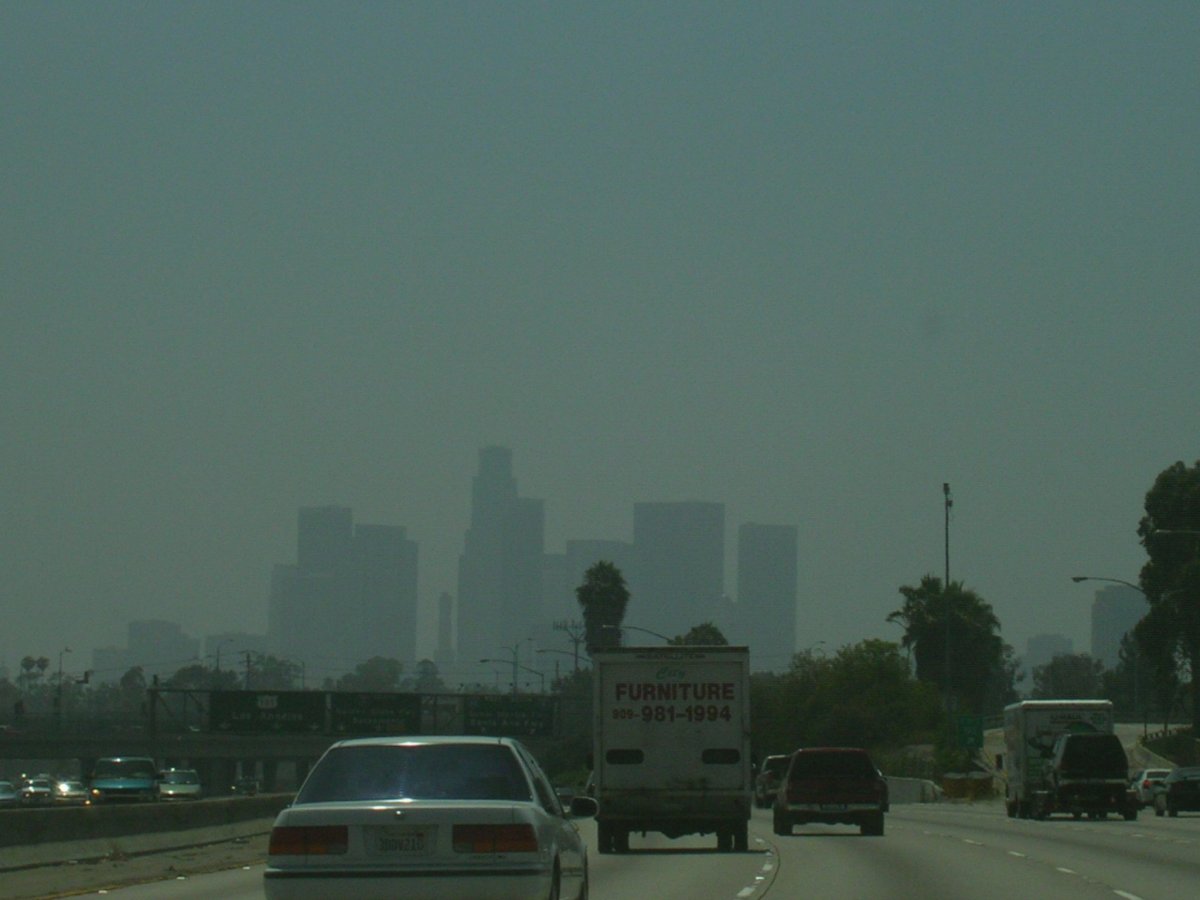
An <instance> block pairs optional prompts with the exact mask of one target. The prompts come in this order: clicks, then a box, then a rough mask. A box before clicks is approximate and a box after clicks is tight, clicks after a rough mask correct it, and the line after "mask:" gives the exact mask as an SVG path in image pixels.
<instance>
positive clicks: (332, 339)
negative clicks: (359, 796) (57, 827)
mask: <svg viewBox="0 0 1200 900" xmlns="http://www.w3.org/2000/svg"><path fill="white" fill-rule="evenodd" d="M1197 58H1200V9H1197V7H1195V6H1194V5H1192V4H1170V3H1155V4H1139V5H1137V6H1136V7H1135V6H1125V5H1117V4H1095V3H1083V2H1079V3H1070V2H1064V3H1053V4H1023V3H1014V4H991V3H949V2H946V3H905V4H889V3H864V4H857V5H852V4H845V3H820V2H818V3H811V4H782V3H766V4H760V5H755V6H754V7H752V8H742V7H737V6H726V5H722V4H709V3H687V4H684V3H670V2H667V3H660V4H653V5H650V6H645V5H642V4H627V3H612V4H603V5H601V6H597V5H594V4H583V3H566V4H555V5H553V6H547V5H544V4H532V3H521V2H518V3H511V4H495V5H488V4H455V3H444V4H442V3H439V4H428V5H422V4H405V5H391V4H381V5H355V6H349V7H347V6H343V5H334V4H307V5H302V6H296V5H293V4H285V3H270V2H267V3H260V4H253V5H241V4H232V3H214V4H196V5H185V6H178V5H172V6H162V7H160V6H154V5H150V6H146V5H143V4H133V3H112V2H110V3H97V4H87V5H49V4H6V5H4V6H3V7H2V8H0V66H3V77H2V78H0V102H2V104H3V109H4V110H5V115H4V116H3V117H0V167H3V176H4V177H3V178H2V179H0V192H2V194H0V199H2V209H3V212H2V213H0V228H3V232H2V234H0V238H2V240H0V246H3V247H4V251H3V265H0V306H2V310H0V311H2V313H3V318H2V320H0V321H2V323H3V327H2V328H0V390H2V392H3V393H2V397H0V438H2V440H0V462H2V463H3V467H2V471H3V473H4V474H3V485H4V488H3V495H2V496H0V541H2V548H3V549H2V553H0V561H2V567H0V599H2V602H3V604H4V608H5V610H6V611H7V617H6V622H7V623H8V625H7V627H6V628H5V629H4V634H3V635H2V636H0V660H2V661H3V662H5V663H7V665H8V666H9V667H10V668H11V667H13V666H15V665H16V664H17V663H18V662H19V660H20V658H21V657H22V656H24V655H29V654H32V655H35V656H43V655H44V656H47V657H50V658H54V657H56V655H57V654H58V653H59V651H60V650H61V649H62V648H63V647H64V646H69V647H72V648H73V649H74V650H75V651H76V652H75V653H73V654H72V655H71V656H70V657H68V658H67V664H68V665H74V666H75V667H76V668H82V661H81V660H79V659H78V658H77V657H78V656H79V654H80V652H81V651H82V649H84V648H88V649H90V648H91V647H94V646H103V645H108V644H121V643H122V642H123V641H124V634H125V627H126V625H127V623H128V622H129V621H131V620H134V619H145V618H161V619H167V620H171V621H176V622H179V623H180V624H181V625H182V626H183V627H184V629H185V631H187V632H188V633H190V634H193V635H197V636H199V635H203V634H206V633H212V632H219V631H230V630H246V631H258V632H261V631H264V630H265V624H266V605H267V596H268V590H269V579H270V571H271V566H272V565H273V564H274V563H277V562H285V561H288V560H289V559H293V558H294V553H295V547H296V511H297V510H298V509H299V508H300V507H302V506H319V505H325V504H338V505H344V506H349V507H352V508H353V510H354V516H355V521H358V522H364V523H381V524H392V525H402V526H404V527H405V528H407V533H408V536H409V537H410V538H411V539H412V540H414V541H417V542H418V543H419V545H420V582H419V592H420V602H421V604H422V615H423V618H422V620H421V622H420V629H421V634H420V646H421V647H423V648H425V649H427V650H431V649H432V647H433V635H434V627H435V614H434V609H435V604H436V599H437V596H438V594H439V593H441V592H442V591H450V592H452V593H453V592H454V591H455V590H456V584H455V567H456V564H457V559H458V555H459V553H460V552H461V550H462V542H463V535H464V531H465V529H466V526H467V522H468V512H469V506H470V479H471V475H472V473H473V471H474V466H475V460H476V455H477V453H478V449H479V448H480V447H483V446H486V445H490V444H498V445H503V446H507V447H510V448H512V450H513V459H514V474H515V477H516V478H517V480H518V483H519V485H520V492H521V495H522V496H526V497H531V498H541V499H543V500H545V502H546V535H547V547H546V549H547V550H548V551H549V552H559V551H561V550H562V548H563V546H564V544H565V541H566V540H567V539H568V538H608V539H618V540H629V539H630V537H631V528H632V506H633V504H634V503H635V502H642V501H662V500H708V501H714V502H720V503H724V504H725V509H726V521H727V523H728V524H729V527H730V533H732V529H733V528H735V527H736V525H737V524H739V523H742V522H762V523H788V524H795V525H796V526H797V527H798V545H799V558H800V566H799V586H798V588H799V590H798V594H799V598H800V600H799V602H800V616H799V621H800V631H801V635H800V638H799V641H798V643H799V645H800V646H801V647H804V646H812V645H814V644H816V643H817V642H818V641H824V642H825V646H829V647H836V646H838V645H840V644H842V643H845V642H848V641H853V640H858V639H861V638H864V637H885V638H890V639H893V640H895V639H898V638H899V636H900V633H899V629H898V628H897V627H896V626H893V625H888V624H887V623H886V621H885V618H886V615H887V613H888V612H890V611H892V610H893V609H895V608H896V607H897V606H898V605H899V600H900V598H899V594H898V592H897V588H898V587H899V586H900V585H903V584H912V583H915V582H917V581H918V580H919V579H920V577H921V576H922V575H923V574H925V573H929V572H932V573H934V574H938V575H940V574H942V572H943V565H944V560H943V536H944V535H943V506H942V484H943V483H946V482H948V483H949V484H950V485H951V488H952V490H953V494H954V507H953V517H952V520H951V523H950V544H951V547H950V551H951V552H950V556H951V560H950V568H951V577H952V578H953V579H955V580H959V579H961V580H963V581H965V582H966V584H967V586H968V587H970V588H972V589H974V590H976V591H977V592H978V593H980V594H981V595H982V596H983V597H984V598H985V599H987V600H988V601H989V602H990V603H991V604H992V605H993V607H994V608H995V611H996V613H997V615H998V616H999V618H1000V621H1001V623H1002V627H1003V633H1004V637H1005V639H1006V640H1008V641H1009V642H1010V643H1011V644H1013V645H1014V647H1016V648H1017V650H1018V651H1022V650H1023V649H1024V644H1025V640H1026V639H1027V638H1028V637H1029V636H1030V635H1033V634H1039V633H1053V632H1061V633H1062V634H1064V635H1066V636H1068V637H1069V638H1071V639H1072V640H1073V642H1074V645H1075V647H1076V648H1077V649H1081V648H1086V647H1087V646H1088V643H1089V640H1088V615H1089V610H1090V603H1091V599H1092V597H1093V594H1094V590H1095V588H1096V587H1101V585H1088V584H1081V585H1077V584H1073V583H1072V582H1071V581H1070V576H1072V575H1076V574H1086V575H1096V576H1108V577H1114V578H1121V579H1127V580H1131V581H1133V580H1136V578H1137V574H1138V570H1139V568H1140V566H1141V564H1142V562H1143V561H1144V554H1143V552H1142V550H1141V548H1140V547H1139V545H1138V543H1137V538H1136V534H1135V529H1136V525H1137V521H1138V518H1139V517H1140V515H1141V506H1142V499H1143V497H1144V495H1145V492H1146V491H1147V490H1148V489H1149V487H1150V485H1151V484H1152V482H1153V480H1154V477H1155V476H1156V475H1157V473H1158V472H1159V471H1161V470H1162V469H1163V468H1165V467H1166V466H1168V465H1170V464H1171V463H1172V462H1174V461H1176V460H1184V461H1187V462H1189V463H1190V462H1192V461H1194V460H1195V459H1196V458H1197V457H1198V456H1200V416H1198V415H1197V411H1198V410H1197V407H1198V403H1197V399H1196V397H1197V392H1196V385H1197V383H1198V382H1200V357H1198V355H1197V352H1196V348H1197V346H1198V343H1200V341H1198V340H1197V339H1198V337H1200V302H1197V298H1196V296H1195V294H1196V285H1197V284H1198V283H1200V278H1198V275H1200V272H1198V271H1197V269H1198V268H1200V255H1198V254H1197V253H1196V252H1195V248H1196V245H1197V239H1198V237H1200V222H1198V221H1197V216H1198V213H1197V211H1198V210H1200V204H1198V203H1197V200H1198V194H1200V165H1198V163H1200V160H1198V159H1197V155H1198V150H1197V148H1200V119H1198V118H1197V116H1196V115H1195V105H1196V101H1195V98H1196V96H1197V95H1198V90H1197V89H1198V88H1200V84H1198V82H1200V71H1198V70H1197V68H1196V65H1195V60H1196V59H1197ZM729 543H732V541H731V539H730V537H729V533H727V550H726V552H727V560H729V559H730V554H732V553H733V548H731V547H729V546H728V544H729ZM735 577H736V570H735V569H734V567H733V565H732V562H727V565H726V579H727V585H726V587H727V590H728V591H729V592H730V593H733V587H734V584H735V581H734V579H735ZM633 620H634V619H633V613H632V612H631V613H630V621H631V622H632V621H633ZM809 638H811V640H810V639H809Z"/></svg>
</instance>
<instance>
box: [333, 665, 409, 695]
mask: <svg viewBox="0 0 1200 900" xmlns="http://www.w3.org/2000/svg"><path fill="white" fill-rule="evenodd" d="M403 673H404V664H403V663H401V662H400V661H399V660H396V659H389V658H387V657H384V656H372V657H371V658H370V659H368V660H367V661H366V662H361V663H359V664H358V665H357V666H356V667H355V668H354V671H353V672H348V673H346V674H345V675H343V676H342V677H341V678H339V679H338V680H337V681H336V682H334V683H333V684H332V686H331V690H335V691H377V692H381V693H386V692H390V691H397V690H399V686H400V676H401V675H402V674H403Z"/></svg>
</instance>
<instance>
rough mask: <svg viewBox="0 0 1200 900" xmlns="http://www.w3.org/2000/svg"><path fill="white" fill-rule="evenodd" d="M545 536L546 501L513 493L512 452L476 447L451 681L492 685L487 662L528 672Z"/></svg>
mask: <svg viewBox="0 0 1200 900" xmlns="http://www.w3.org/2000/svg"><path fill="white" fill-rule="evenodd" d="M545 532H546V512H545V504H544V503H543V501H541V500H531V499H529V498H525V497H521V496H519V495H518V493H517V481H516V478H514V477H513V471H512V451H511V450H510V449H509V448H507V447H484V448H483V449H482V450H480V451H479V471H478V473H477V474H476V475H475V476H474V478H473V479H472V483H471V520H470V525H469V526H468V528H467V532H466V535H465V536H464V540H463V551H462V554H461V555H460V556H459V560H458V602H457V608H456V613H457V627H456V629H455V632H456V636H457V647H456V648H455V657H456V664H455V667H454V670H453V673H452V675H451V677H450V678H449V679H447V680H448V681H452V682H459V683H466V684H471V683H482V682H485V681H488V680H490V679H491V677H492V666H493V665H495V664H493V663H483V662H481V660H484V659H498V660H500V661H501V664H503V663H508V664H509V665H510V666H511V665H512V662H513V660H514V659H515V660H517V661H518V662H519V664H520V665H524V666H529V667H530V668H532V667H533V660H532V658H531V649H530V648H529V647H528V646H524V647H523V646H522V644H523V643H524V642H525V641H526V639H527V638H530V637H531V634H530V632H531V628H532V627H533V626H534V625H536V624H538V623H539V622H540V621H541V606H542V572H543V562H544V556H545ZM509 680H510V681H511V675H510V676H509Z"/></svg>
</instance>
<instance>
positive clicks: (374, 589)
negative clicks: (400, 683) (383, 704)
mask: <svg viewBox="0 0 1200 900" xmlns="http://www.w3.org/2000/svg"><path fill="white" fill-rule="evenodd" d="M298 526H299V527H298V531H297V551H296V563H295V564H294V565H290V564H284V565H276V566H275V567H274V568H273V570H272V573H271V595H270V600H269V604H268V613H267V634H268V642H269V645H270V648H271V652H272V653H274V654H275V655H277V656H280V657H283V658H285V659H288V660H291V661H292V662H297V663H302V664H303V665H304V667H305V670H306V673H307V677H308V678H309V679H311V681H312V682H313V683H316V684H320V683H321V682H322V681H323V680H324V679H325V678H336V677H338V676H339V675H342V674H344V673H346V672H349V671H353V670H354V668H355V667H356V666H358V665H359V664H360V663H363V662H366V661H367V660H368V659H370V658H371V657H374V656H383V657H386V658H388V659H396V660H399V661H400V662H401V663H403V664H404V666H405V668H406V669H407V670H409V671H411V670H412V667H413V666H415V665H416V621H417V545H416V543H415V542H413V541H410V540H408V539H407V537H406V533H405V529H404V528H401V527H397V526H389V525H358V526H355V524H354V518H353V513H352V511H351V510H350V509H349V508H348V507H341V506H321V507H305V508H302V509H301V510H300V512H299V514H298Z"/></svg>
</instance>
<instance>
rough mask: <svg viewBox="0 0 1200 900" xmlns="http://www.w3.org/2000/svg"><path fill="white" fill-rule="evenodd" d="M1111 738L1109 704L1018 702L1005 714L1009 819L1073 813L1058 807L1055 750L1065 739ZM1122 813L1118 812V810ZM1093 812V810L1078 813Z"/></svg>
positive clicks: (1006, 794) (1006, 708)
mask: <svg viewBox="0 0 1200 900" xmlns="http://www.w3.org/2000/svg"><path fill="white" fill-rule="evenodd" d="M1112 733H1113V709H1112V703H1111V702H1110V701H1108V700H1022V701H1021V702H1019V703H1013V704H1011V705H1009V706H1006V707H1005V708H1004V774H1005V777H1006V780H1007V786H1006V788H1005V809H1006V810H1007V812H1008V815H1009V816H1016V817H1020V818H1022V819H1027V818H1031V817H1037V818H1042V817H1044V816H1046V815H1049V814H1050V813H1051V812H1057V811H1072V812H1075V811H1076V810H1074V809H1072V808H1071V807H1070V806H1069V805H1064V804H1062V803H1059V802H1058V798H1057V795H1056V784H1057V780H1056V778H1055V768H1054V759H1055V748H1056V746H1058V745H1059V738H1061V737H1062V736H1064V735H1068V734H1108V735H1111V734H1112ZM1121 809H1122V811H1123V807H1121ZM1083 811H1088V812H1092V810H1090V809H1089V810H1078V812H1080V813H1082V812H1083Z"/></svg>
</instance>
